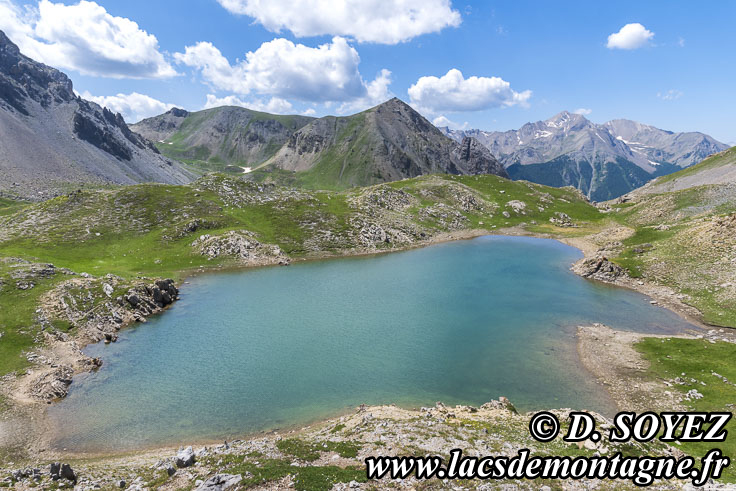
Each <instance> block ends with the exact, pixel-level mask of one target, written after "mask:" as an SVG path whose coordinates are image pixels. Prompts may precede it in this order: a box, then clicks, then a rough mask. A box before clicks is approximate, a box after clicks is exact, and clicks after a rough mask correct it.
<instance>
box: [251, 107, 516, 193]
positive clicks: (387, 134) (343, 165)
mask: <svg viewBox="0 0 736 491" xmlns="http://www.w3.org/2000/svg"><path fill="white" fill-rule="evenodd" d="M269 171H270V173H271V174H274V175H276V176H278V177H279V178H281V179H287V180H291V181H292V182H294V183H296V184H299V185H302V186H305V187H311V188H323V189H345V188H349V187H355V186H366V185H371V184H377V183H381V182H388V181H396V180H399V179H405V178H409V177H417V176H421V175H425V174H456V175H473V174H495V175H498V176H502V177H508V174H507V173H506V171H505V170H504V168H503V166H502V165H501V164H500V163H499V162H498V161H497V160H496V158H495V157H494V156H493V155H492V154H491V152H490V151H489V150H488V149H487V148H485V147H484V146H483V145H482V144H481V143H480V142H478V141H477V140H476V139H475V138H473V137H467V138H462V139H461V140H460V141H459V142H455V141H453V140H452V139H450V138H448V137H447V136H445V135H443V134H442V132H441V131H440V130H438V129H437V128H436V127H435V126H433V125H432V123H430V122H429V121H427V119H425V118H424V117H423V116H422V115H420V114H419V113H418V112H416V111H415V110H414V109H412V108H411V107H410V106H409V105H408V104H406V103H404V102H403V101H401V100H399V99H397V98H393V99H391V100H389V101H386V102H384V103H383V104H380V105H378V106H376V107H374V108H371V109H368V110H367V111H364V112H361V113H358V114H355V115H352V116H347V117H335V116H327V117H323V118H319V119H316V120H314V121H312V122H311V123H309V124H308V125H306V126H304V127H303V128H301V129H300V130H298V131H296V132H295V133H294V134H293V135H292V136H291V137H290V138H289V140H288V141H287V142H286V144H285V145H284V146H283V147H282V148H281V149H280V150H279V151H278V153H276V155H275V156H274V157H273V158H272V159H270V160H268V161H267V162H266V163H265V164H264V169H263V172H264V173H269Z"/></svg>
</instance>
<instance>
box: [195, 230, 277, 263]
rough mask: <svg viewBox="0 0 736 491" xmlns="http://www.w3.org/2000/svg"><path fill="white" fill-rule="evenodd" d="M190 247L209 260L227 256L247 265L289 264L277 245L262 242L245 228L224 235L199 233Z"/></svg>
mask: <svg viewBox="0 0 736 491" xmlns="http://www.w3.org/2000/svg"><path fill="white" fill-rule="evenodd" d="M192 247H193V248H194V249H195V250H197V251H198V252H199V253H200V254H202V255H203V256H206V257H207V259H210V260H211V259H216V258H218V257H224V256H227V257H231V258H236V259H238V261H240V262H241V263H243V264H245V265H249V266H255V265H267V264H281V265H287V264H289V257H288V256H287V255H286V254H284V253H283V251H281V248H280V247H279V246H277V245H270V244H262V243H261V242H259V241H258V240H256V238H255V235H254V234H252V233H250V232H248V231H246V230H241V231H238V232H236V231H234V230H231V231H230V232H228V233H226V234H224V235H215V236H212V235H209V234H205V235H201V236H200V237H199V238H198V239H197V240H195V241H194V242H192Z"/></svg>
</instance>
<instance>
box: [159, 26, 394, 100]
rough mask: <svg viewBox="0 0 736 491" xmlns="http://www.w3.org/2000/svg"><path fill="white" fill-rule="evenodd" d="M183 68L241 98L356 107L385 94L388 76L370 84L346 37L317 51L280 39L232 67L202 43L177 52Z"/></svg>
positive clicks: (262, 47) (213, 49) (210, 44)
mask: <svg viewBox="0 0 736 491" xmlns="http://www.w3.org/2000/svg"><path fill="white" fill-rule="evenodd" d="M174 57H175V58H176V60H177V61H179V62H180V63H183V64H185V65H188V66H190V67H194V68H196V69H198V70H199V71H200V72H201V74H202V77H203V78H204V80H205V81H206V82H207V83H208V84H210V85H212V86H213V87H215V88H217V89H220V90H224V91H228V92H233V93H235V94H239V95H248V94H251V93H255V94H259V95H268V96H272V97H279V98H282V99H298V100H303V101H310V102H327V101H335V102H352V101H356V100H359V99H361V98H366V97H369V96H370V95H371V94H372V93H375V92H378V91H380V90H381V87H382V86H383V85H384V84H385V74H384V72H381V74H379V76H378V78H377V79H376V80H374V81H373V82H370V83H366V82H365V81H364V80H363V78H362V77H361V75H360V71H359V70H358V65H359V64H360V56H359V55H358V52H357V51H356V50H355V48H353V47H352V46H350V44H349V43H348V42H347V40H346V39H345V38H341V37H335V38H333V39H332V42H330V43H326V44H323V45H321V46H318V47H316V48H311V47H308V46H304V45H303V44H294V43H293V42H291V41H289V40H288V39H283V38H278V39H274V40H273V41H269V42H266V43H263V44H262V45H261V46H260V47H259V48H258V49H257V50H255V51H250V52H248V53H246V55H245V59H244V60H242V61H239V62H237V63H236V64H234V65H231V64H230V62H229V61H228V60H227V58H225V57H224V56H223V55H222V53H221V52H220V50H219V49H217V48H216V47H215V46H214V45H213V44H212V43H209V42H199V43H197V44H196V45H194V46H187V47H186V49H185V51H184V53H175V54H174Z"/></svg>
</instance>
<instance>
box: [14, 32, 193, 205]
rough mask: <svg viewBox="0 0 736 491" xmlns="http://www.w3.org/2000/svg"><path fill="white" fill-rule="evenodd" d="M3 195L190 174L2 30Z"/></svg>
mask: <svg viewBox="0 0 736 491" xmlns="http://www.w3.org/2000/svg"><path fill="white" fill-rule="evenodd" d="M0 143H1V144H0V171H1V172H0V195H7V196H11V197H22V198H26V199H35V200H37V199H47V198H49V197H51V196H54V195H58V194H60V193H62V192H64V191H65V190H67V189H69V188H74V189H76V188H78V187H79V186H81V185H84V184H92V185H106V184H134V183H139V182H149V181H154V182H164V183H171V184H183V183H186V182H189V181H190V180H191V178H192V175H191V174H190V173H189V172H187V171H186V170H184V169H183V168H181V166H180V165H179V164H178V163H177V162H175V161H172V160H170V159H168V158H166V157H164V156H162V155H160V154H159V152H158V150H156V148H155V147H154V146H153V144H151V142H149V141H148V140H146V139H145V138H143V137H142V136H140V135H138V134H137V133H134V132H132V131H131V130H130V129H129V128H128V126H127V125H126V124H125V121H124V120H123V118H122V116H120V114H113V113H112V112H111V111H109V110H107V109H103V108H101V107H100V106H98V105H97V104H95V103H93V102H90V101H86V100H84V99H82V98H81V97H79V96H77V95H76V94H75V92H74V88H73V86H72V82H71V80H70V79H69V78H68V77H67V76H66V75H64V74H63V73H62V72H60V71H58V70H56V69H54V68H51V67H49V66H46V65H43V64H41V63H37V62H35V61H33V60H32V59H30V58H28V57H26V56H24V55H23V54H21V53H20V50H19V49H18V47H17V46H16V45H15V44H13V42H12V41H11V40H10V39H8V37H7V36H6V35H5V34H4V33H3V32H2V31H0Z"/></svg>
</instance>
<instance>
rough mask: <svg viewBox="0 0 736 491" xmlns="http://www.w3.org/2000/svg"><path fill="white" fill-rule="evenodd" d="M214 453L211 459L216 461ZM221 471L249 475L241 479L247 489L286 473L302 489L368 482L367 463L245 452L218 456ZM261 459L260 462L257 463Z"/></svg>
mask: <svg viewBox="0 0 736 491" xmlns="http://www.w3.org/2000/svg"><path fill="white" fill-rule="evenodd" d="M213 459H214V457H212V458H210V460H212V462H211V463H216V462H215V461H214V460H213ZM217 461H218V462H217V465H218V467H219V468H220V472H226V473H228V474H240V475H242V476H246V475H248V474H250V475H251V477H249V478H245V479H243V480H242V481H241V482H240V486H241V487H242V488H244V489H248V488H252V487H256V486H263V485H267V484H269V483H275V482H277V481H279V480H281V479H283V478H284V477H286V476H289V475H291V476H293V480H294V488H295V489H297V490H298V491H328V490H330V489H332V487H333V486H334V485H335V484H337V483H345V482H350V481H357V482H366V481H367V478H366V474H365V469H364V468H363V467H348V468H342V467H338V466H310V467H297V466H293V465H291V461H290V460H285V459H258V460H257V461H251V460H250V459H249V458H246V457H243V456H224V457H220V456H218V457H217ZM256 462H257V463H256Z"/></svg>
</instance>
